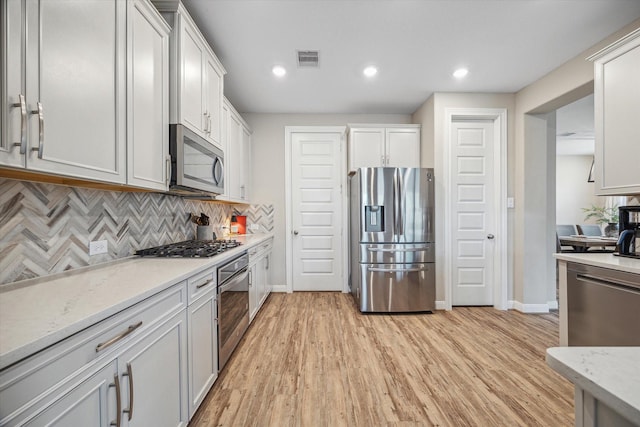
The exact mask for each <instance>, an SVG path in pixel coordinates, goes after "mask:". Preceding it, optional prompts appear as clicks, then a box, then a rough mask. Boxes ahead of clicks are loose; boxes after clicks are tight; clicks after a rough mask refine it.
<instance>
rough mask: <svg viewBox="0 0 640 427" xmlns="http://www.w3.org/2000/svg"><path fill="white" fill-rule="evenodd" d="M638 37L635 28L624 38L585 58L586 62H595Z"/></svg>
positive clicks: (638, 33)
mask: <svg viewBox="0 0 640 427" xmlns="http://www.w3.org/2000/svg"><path fill="white" fill-rule="evenodd" d="M638 37H640V28H637V29H635V30H633V31H632V32H630V33H629V34H627V35H626V36H624V37H622V38H620V39H618V40H616V41H615V42H613V43H611V44H610V45H609V46H607V47H605V48H602V49H600V50H599V51H597V52H596V53H594V54H593V55H591V56H589V57H587V61H592V62H593V61H596V60H598V59H600V58H602V57H603V56H605V55H607V54H608V53H610V52H612V51H614V50H616V49H618V48H619V47H621V46H624V45H625V44H627V43H629V42H630V41H632V40H633V39H635V38H638Z"/></svg>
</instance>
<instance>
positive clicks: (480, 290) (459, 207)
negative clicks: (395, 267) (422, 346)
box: [450, 120, 495, 305]
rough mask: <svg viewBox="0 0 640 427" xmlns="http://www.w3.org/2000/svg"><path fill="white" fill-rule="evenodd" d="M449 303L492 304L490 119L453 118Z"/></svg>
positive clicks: (492, 177)
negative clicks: (459, 119) (466, 119)
mask: <svg viewBox="0 0 640 427" xmlns="http://www.w3.org/2000/svg"><path fill="white" fill-rule="evenodd" d="M452 133H453V134H452V138H451V141H453V146H452V147H451V150H452V155H451V169H450V170H451V171H452V173H451V180H452V182H451V189H452V191H453V194H452V198H451V200H452V206H451V212H452V218H451V222H452V244H453V246H452V253H453V257H452V264H453V265H452V266H453V268H452V273H453V281H452V283H453V286H452V304H453V305H493V256H494V253H493V252H494V251H493V249H494V244H493V234H492V233H494V232H495V231H494V230H493V229H492V228H493V224H494V212H493V200H494V195H493V188H494V186H493V179H494V171H493V157H492V156H493V141H494V139H493V138H494V136H493V133H494V131H493V122H492V121H490V120H476V121H454V122H453V123H452Z"/></svg>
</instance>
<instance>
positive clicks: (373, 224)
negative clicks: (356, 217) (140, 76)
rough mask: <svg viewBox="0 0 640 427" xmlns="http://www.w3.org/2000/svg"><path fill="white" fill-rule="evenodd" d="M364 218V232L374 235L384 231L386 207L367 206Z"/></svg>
mask: <svg viewBox="0 0 640 427" xmlns="http://www.w3.org/2000/svg"><path fill="white" fill-rule="evenodd" d="M364 217H365V225H364V231H367V232H373V233H376V232H383V231H384V206H365V207H364Z"/></svg>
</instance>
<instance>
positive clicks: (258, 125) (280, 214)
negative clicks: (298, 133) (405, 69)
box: [242, 113, 411, 286]
mask: <svg viewBox="0 0 640 427" xmlns="http://www.w3.org/2000/svg"><path fill="white" fill-rule="evenodd" d="M242 117H244V119H245V120H246V121H247V123H248V124H249V126H251V129H252V130H253V135H252V138H251V156H252V157H251V159H252V171H251V172H252V174H251V181H252V182H251V202H252V203H269V204H273V206H274V209H275V212H274V235H275V236H274V242H273V257H272V261H273V264H272V265H273V267H272V270H271V274H272V281H273V284H274V285H276V286H281V285H285V283H286V282H285V278H286V274H285V258H286V256H285V244H286V229H285V228H286V227H285V212H284V209H285V178H284V172H285V161H284V158H285V155H284V138H285V135H284V128H285V126H346V125H347V124H348V123H399V124H406V123H411V116H410V115H405V114H255V113H247V114H242ZM343 152H344V154H345V155H346V152H347V150H346V147H345V150H344V151H343ZM345 173H346V171H345Z"/></svg>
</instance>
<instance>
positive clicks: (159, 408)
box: [118, 311, 189, 427]
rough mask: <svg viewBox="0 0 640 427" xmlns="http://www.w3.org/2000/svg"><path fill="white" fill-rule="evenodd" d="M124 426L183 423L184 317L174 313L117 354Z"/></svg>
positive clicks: (185, 405) (185, 414)
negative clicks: (146, 334) (151, 331)
mask: <svg viewBox="0 0 640 427" xmlns="http://www.w3.org/2000/svg"><path fill="white" fill-rule="evenodd" d="M118 370H119V373H120V383H121V387H122V388H123V391H122V396H121V405H122V416H123V417H124V418H125V419H126V422H124V423H123V424H122V425H123V426H140V427H146V426H157V427H162V426H166V427H176V426H186V425H187V423H188V422H189V415H188V402H187V319H186V314H185V312H184V311H183V312H181V313H179V314H177V315H175V316H174V317H173V318H171V319H170V320H169V321H167V322H166V323H164V324H162V325H161V326H160V327H158V328H157V329H156V330H155V331H154V332H153V333H151V334H149V335H148V336H147V337H145V338H143V339H141V340H139V341H138V342H137V343H135V344H134V345H132V346H131V347H130V348H129V349H128V350H127V351H125V352H124V353H123V354H122V356H120V357H118Z"/></svg>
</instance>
